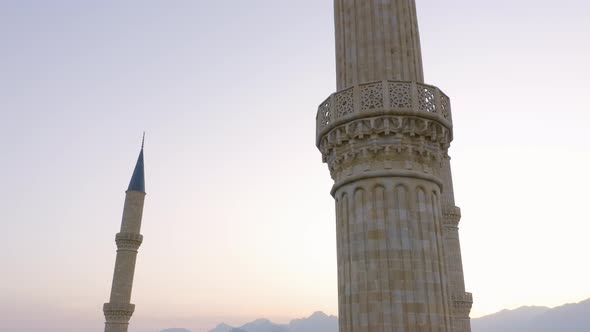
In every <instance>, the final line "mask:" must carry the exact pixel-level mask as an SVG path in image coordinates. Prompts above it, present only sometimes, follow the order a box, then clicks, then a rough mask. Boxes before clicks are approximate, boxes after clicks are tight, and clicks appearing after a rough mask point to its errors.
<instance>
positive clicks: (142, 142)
mask: <svg viewBox="0 0 590 332" xmlns="http://www.w3.org/2000/svg"><path fill="white" fill-rule="evenodd" d="M144 144H145V131H144V132H143V137H142V138H141V149H142V150H143V145H144Z"/></svg>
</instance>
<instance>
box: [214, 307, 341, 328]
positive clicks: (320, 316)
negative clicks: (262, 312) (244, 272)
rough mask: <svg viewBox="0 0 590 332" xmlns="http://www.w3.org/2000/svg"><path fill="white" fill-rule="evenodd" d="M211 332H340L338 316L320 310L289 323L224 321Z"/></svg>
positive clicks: (258, 320) (262, 320)
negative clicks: (229, 323)
mask: <svg viewBox="0 0 590 332" xmlns="http://www.w3.org/2000/svg"><path fill="white" fill-rule="evenodd" d="M209 332H338V318H336V316H328V315H326V314H325V313H323V312H321V311H318V312H315V313H313V314H312V315H311V316H309V317H307V318H299V319H294V320H292V321H291V322H289V324H276V323H273V322H271V321H270V320H268V319H264V318H263V319H257V320H255V321H252V322H250V323H246V324H244V325H242V326H239V327H233V326H229V325H227V324H224V323H222V324H219V325H217V326H216V327H215V328H214V329H212V330H209Z"/></svg>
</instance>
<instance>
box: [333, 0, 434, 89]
mask: <svg viewBox="0 0 590 332" xmlns="http://www.w3.org/2000/svg"><path fill="white" fill-rule="evenodd" d="M334 15H335V28H336V74H337V84H338V90H342V89H345V88H348V87H350V86H353V85H355V84H359V83H365V82H371V81H378V80H384V79H389V80H396V81H414V82H423V81H424V77H423V73H422V54H421V50H420V37H419V33H418V20H417V18H416V4H415V2H414V0H395V1H391V0H387V1H383V0H334Z"/></svg>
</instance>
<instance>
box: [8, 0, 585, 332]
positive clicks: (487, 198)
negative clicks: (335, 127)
mask: <svg viewBox="0 0 590 332" xmlns="http://www.w3.org/2000/svg"><path fill="white" fill-rule="evenodd" d="M332 5H333V4H332V1H329V0H297V1H293V0H291V1H287V0H256V1H255V0H251V1H239V0H233V1H230V0H226V1H197V0H194V1H188V0H184V1H181V0H178V1H153V0H142V1H139V0H133V1H132V0H129V1H114V0H109V1H74V0H71V1H64V0H60V1H58V0H55V1H41V0H37V1H33V0H10V1H9V0H0V42H1V44H0V47H1V49H0V112H1V113H0V115H1V120H0V151H2V157H1V158H0V161H1V162H2V166H1V168H0V169H1V170H2V172H0V202H2V203H0V225H1V226H2V232H0V331H2V332H8V331H10V332H32V331H35V332H43V331H60V332H69V331H82V332H99V331H102V330H103V322H104V317H103V314H102V304H103V303H104V302H107V301H108V297H109V291H110V286H111V278H112V271H113V266H114V261H115V249H116V248H115V243H114V236H115V233H117V232H118V229H119V225H120V221H121V219H120V218H121V213H122V207H123V200H124V191H125V189H126V188H127V185H128V182H129V179H130V176H131V173H132V171H133V166H134V163H135V160H136V158H137V154H138V152H139V145H140V141H141V134H142V132H143V131H144V130H145V131H146V132H147V138H146V149H145V163H146V190H147V193H148V196H147V198H146V205H145V210H144V220H143V228H142V234H143V235H144V243H143V245H142V247H141V248H140V252H139V256H138V263H137V269H136V277H135V284H134V289H133V296H132V299H133V300H132V301H133V303H135V304H136V306H137V309H136V313H135V314H134V316H133V318H132V321H131V328H130V331H131V332H144V331H145V332H147V331H158V330H159V329H161V328H166V327H175V326H176V327H186V328H189V329H191V330H193V331H194V332H202V331H206V330H207V329H209V328H212V327H214V326H215V325H216V324H217V323H220V322H222V321H224V322H227V323H232V324H241V323H244V322H246V321H249V320H252V319H255V318H261V317H266V318H270V319H273V320H275V321H278V322H286V321H288V320H289V319H292V318H296V317H302V316H307V315H309V314H311V313H312V312H314V311H317V310H322V311H324V312H326V313H328V314H336V313H337V293H336V291H337V288H336V244H335V227H334V220H335V217H334V202H333V199H332V197H331V196H330V194H329V191H330V188H331V185H332V181H331V179H330V177H329V173H328V169H327V166H326V165H325V164H322V162H321V156H320V153H319V152H318V151H317V149H316V147H315V146H314V140H315V115H316V109H317V105H318V104H319V103H320V102H321V101H323V100H324V99H325V98H326V97H327V96H328V95H329V94H330V93H332V92H334V90H335V65H334V30H333V9H332ZM417 6H418V16H419V24H420V34H421V40H422V51H423V58H424V72H425V80H426V82H427V83H429V84H434V85H437V86H438V87H440V88H441V89H442V90H443V91H445V93H447V94H448V95H449V96H450V97H451V100H452V109H453V118H454V119H453V120H454V127H455V141H454V142H453V145H452V149H451V155H452V157H453V161H452V163H453V165H452V166H453V174H454V181H455V194H456V201H457V205H459V206H460V207H461V209H462V213H463V218H462V223H461V240H462V253H463V264H464V269H465V279H466V284H467V288H468V291H471V292H473V293H474V299H475V303H474V307H473V311H472V313H473V314H472V316H473V317H477V316H481V315H485V314H489V313H493V312H496V311H499V310H501V309H504V308H516V307H519V306H522V305H532V304H535V305H546V306H556V305H560V304H563V303H566V302H577V301H580V300H583V299H586V298H590V283H588V280H590V264H588V262H587V261H588V253H589V252H590V241H589V240H588V238H589V237H588V234H589V233H590V218H589V214H588V212H587V210H588V205H589V204H588V199H589V198H590V195H589V194H588V188H589V187H590V177H589V176H588V171H587V170H588V169H590V138H589V136H588V132H589V129H590V128H589V123H590V100H589V96H590V92H589V91H590V84H588V83H589V80H590V79H589V78H590V61H588V59H590V43H589V42H588V40H589V39H588V34H589V32H590V20H589V19H588V18H589V17H590V2H588V1H586V0H562V1H559V2H556V1H554V0H496V1H473V0H446V1H442V0H417Z"/></svg>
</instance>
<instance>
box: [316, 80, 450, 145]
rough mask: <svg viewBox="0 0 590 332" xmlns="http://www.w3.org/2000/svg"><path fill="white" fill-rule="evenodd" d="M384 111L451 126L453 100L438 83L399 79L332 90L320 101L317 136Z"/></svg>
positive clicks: (319, 136) (318, 137) (384, 112)
mask: <svg viewBox="0 0 590 332" xmlns="http://www.w3.org/2000/svg"><path fill="white" fill-rule="evenodd" d="M383 114H407V115H417V116H421V115H423V116H425V117H429V118H434V119H436V120H439V121H441V122H442V123H443V124H444V125H446V126H448V127H449V128H451V127H452V119H451V101H450V99H449V97H447V95H445V94H444V93H443V92H442V91H440V89H438V88H437V87H435V86H432V85H427V84H422V83H416V82H400V81H377V82H370V83H365V84H361V85H355V86H353V87H350V88H348V89H345V90H342V91H339V92H336V93H333V94H332V95H330V97H328V99H326V100H325V101H324V102H323V103H321V104H320V106H319V108H318V113H317V116H316V125H317V127H316V132H317V140H318V142H319V139H320V138H321V137H322V136H323V135H324V134H325V133H326V132H328V131H329V130H330V129H332V128H334V127H335V126H337V125H340V124H342V123H345V122H347V121H350V120H353V119H357V118H362V117H367V116H373V115H383Z"/></svg>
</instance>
